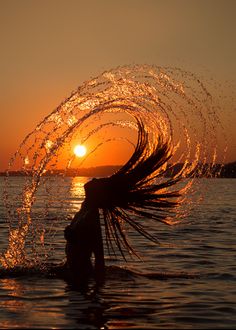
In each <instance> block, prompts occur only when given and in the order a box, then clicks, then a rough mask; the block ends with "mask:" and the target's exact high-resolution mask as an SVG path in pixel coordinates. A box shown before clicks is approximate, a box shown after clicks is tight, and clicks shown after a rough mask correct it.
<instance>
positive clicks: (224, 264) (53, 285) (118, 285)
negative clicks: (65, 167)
mask: <svg viewBox="0 0 236 330" xmlns="http://www.w3.org/2000/svg"><path fill="white" fill-rule="evenodd" d="M0 180H1V181H0V184H1V187H2V186H3V178H0ZM11 180H12V182H13V184H14V189H15V190H16V191H17V189H18V187H19V186H20V184H21V180H23V178H19V177H18V178H17V177H16V178H13V177H12V178H11ZM59 181H60V180H59ZM86 181H87V179H86V178H66V180H64V181H61V183H60V182H59V183H57V184H58V186H59V185H61V186H63V185H64V186H65V187H64V188H65V189H64V195H63V196H62V199H66V200H67V201H69V203H67V207H66V208H65V209H63V208H62V207H60V205H51V207H52V209H51V210H50V208H49V211H48V213H47V219H46V220H45V221H47V222H50V221H52V222H53V221H54V220H53V219H55V218H56V216H57V214H60V216H61V215H62V216H63V215H64V219H65V220H64V222H61V223H58V228H57V233H56V234H55V235H54V236H53V237H54V241H53V247H54V252H53V261H55V262H57V261H58V262H60V261H61V260H62V259H63V258H64V244H65V241H64V239H63V228H64V227H65V225H66V224H67V222H68V220H66V219H67V217H68V214H71V215H72V214H73V213H74V212H75V211H76V210H77V209H78V207H79V205H80V203H81V201H82V200H83V184H84V182H86ZM199 181H200V187H201V189H202V190H203V191H204V192H205V195H204V198H203V200H202V201H201V203H200V204H196V205H195V207H194V209H193V211H192V213H191V214H190V215H189V216H188V218H187V219H186V220H185V221H184V222H183V223H182V224H179V225H177V226H174V227H167V226H164V225H162V226H161V225H159V224H156V225H152V228H150V230H151V231H153V232H155V233H157V234H158V235H159V238H160V241H161V245H160V246H154V245H152V244H151V243H149V242H146V241H145V239H143V238H142V237H138V236H136V235H135V234H132V240H133V242H134V244H135V245H136V247H137V249H138V251H139V252H140V254H141V256H142V259H143V260H142V261H141V260H136V259H134V260H130V261H129V262H128V263H125V262H124V261H122V260H118V261H115V260H112V259H111V258H110V259H109V258H108V257H106V263H107V265H116V266H117V267H116V268H114V269H112V270H111V271H110V274H109V275H108V277H107V280H106V282H105V284H104V285H103V286H102V287H100V288H98V289H97V288H95V286H94V283H93V282H92V281H91V283H90V284H89V288H88V290H87V291H86V292H79V291H75V290H72V289H71V288H70V287H69V286H68V284H67V283H66V282H65V281H63V280H61V279H52V278H45V277H44V276H42V275H41V274H37V273H36V274H32V275H30V274H27V273H26V274H23V275H22V276H20V277H14V276H13V277H12V276H9V277H7V276H6V277H4V278H0V328H4V329H9V328H11V329H12V328H31V329H32V328H44V329H45V328H54V329H68V328H71V329H127V328H132V329H152V328H153V329H163V328H167V329H219V328H221V329H222V328H224V329H235V327H236V180H235V179H200V180H199ZM62 188H63V187H62ZM45 191H46V190H45ZM60 191H62V190H60ZM38 200H39V201H40V202H39V204H38V206H37V207H38V210H40V203H41V204H42V203H47V201H46V196H45V195H44V193H43V191H41V193H40V196H39V197H38ZM0 216H1V217H0V252H1V253H2V252H3V251H4V249H5V248H6V245H7V238H8V237H7V234H6V233H7V228H8V226H7V224H6V223H5V218H6V216H5V210H4V207H3V204H2V198H1V205H0ZM61 218H63V217H61ZM50 219H51V220H50ZM144 220H145V219H144ZM66 221H67V222H66ZM53 226H54V227H55V226H56V222H55V223H54V225H53ZM123 267H125V268H128V269H129V270H132V271H134V272H129V271H124V270H122V269H123ZM135 271H137V272H143V273H151V274H154V275H155V274H162V273H165V274H166V276H163V277H161V276H153V278H152V277H145V276H141V275H138V274H136V273H135ZM186 274H190V275H192V276H185V275H186ZM195 275H196V276H195Z"/></svg>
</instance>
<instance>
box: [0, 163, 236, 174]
mask: <svg viewBox="0 0 236 330" xmlns="http://www.w3.org/2000/svg"><path fill="white" fill-rule="evenodd" d="M181 166H182V164H176V165H175V166H174V167H173V168H171V169H170V170H168V169H167V171H166V176H168V177H171V176H173V175H174V174H175V173H177V172H178V170H179V169H180V167H181ZM208 166H209V165H207V164H206V165H205V166H204V170H203V174H201V175H199V177H211V175H212V176H213V177H216V178H236V162H233V163H228V164H225V165H221V164H215V165H214V166H213V168H212V171H211V175H206V174H205V175H204V172H205V173H207V169H208ZM121 167H122V165H106V166H97V167H88V168H80V169H67V170H60V169H58V170H53V171H52V170H51V171H47V172H45V173H44V174H43V176H66V177H75V176H84V177H105V176H109V175H112V174H113V173H115V172H116V171H118V170H119V169H120V168H121ZM219 173H220V174H219ZM31 175H32V172H30V171H8V172H0V176H31ZM190 176H191V175H190Z"/></svg>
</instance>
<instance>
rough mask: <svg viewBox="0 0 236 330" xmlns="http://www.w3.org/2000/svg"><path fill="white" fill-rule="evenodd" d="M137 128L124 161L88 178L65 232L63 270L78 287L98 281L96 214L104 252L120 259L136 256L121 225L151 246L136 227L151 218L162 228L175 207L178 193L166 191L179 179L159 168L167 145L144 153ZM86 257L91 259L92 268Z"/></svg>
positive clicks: (101, 265) (168, 154) (142, 132)
mask: <svg viewBox="0 0 236 330" xmlns="http://www.w3.org/2000/svg"><path fill="white" fill-rule="evenodd" d="M137 123H138V128H139V134H138V142H137V146H136V149H135V151H134V153H133V155H132V157H131V158H130V160H129V161H128V162H127V163H126V164H125V165H124V166H123V167H122V168H121V169H120V170H118V171H117V172H116V173H115V174H114V175H112V176H111V177H108V178H101V179H93V180H91V181H90V182H88V183H86V184H85V201H84V203H83V204H82V207H81V210H80V211H79V212H78V213H77V214H76V215H75V217H74V219H73V220H72V222H71V224H70V225H69V226H67V227H66V229H65V238H66V240H67V244H66V257H67V261H66V267H67V269H68V272H69V274H70V278H71V279H73V280H79V281H82V282H83V281H86V280H87V279H88V278H89V277H90V276H91V275H93V276H94V277H95V279H96V280H97V281H101V280H103V278H104V268H105V266H104V265H105V263H104V252H103V239H102V233H101V225H100V219H99V209H100V210H101V211H102V213H103V221H104V231H105V240H106V244H107V248H108V253H110V254H111V253H112V254H116V251H117V248H118V251H119V252H120V253H121V255H122V256H123V258H124V259H125V251H128V252H129V253H134V254H136V252H135V251H134V250H133V248H132V246H131V245H130V244H129V242H128V239H127V237H126V234H125V231H124V224H128V225H130V226H131V227H132V228H133V229H135V230H136V231H137V232H138V233H140V234H141V235H143V236H145V237H146V238H147V239H149V240H152V241H153V242H157V239H156V238H155V237H154V236H153V235H151V234H150V233H148V232H147V231H146V229H145V228H144V226H143V224H142V222H143V221H144V219H152V220H156V221H160V222H163V223H168V221H167V217H168V216H169V215H170V213H171V210H172V209H173V207H176V206H177V205H178V201H177V200H176V198H177V197H179V196H180V193H179V192H178V191H169V188H170V187H171V186H172V185H174V184H175V183H176V182H178V181H179V180H180V178H179V177H178V178H168V179H167V178H165V176H164V175H163V174H164V172H165V168H166V166H165V165H166V163H167V161H168V160H169V159H170V157H171V148H170V145H169V143H167V142H166V143H164V142H163V141H162V140H160V139H159V140H158V141H156V145H155V146H154V147H153V149H152V150H151V151H150V150H149V141H148V133H147V132H146V131H145V129H144V126H143V124H142V123H141V122H140V121H138V120H137ZM157 179H159V183H157ZM173 198H174V200H173ZM131 215H132V216H131ZM92 254H94V257H95V263H94V266H93V265H92V261H91V257H92Z"/></svg>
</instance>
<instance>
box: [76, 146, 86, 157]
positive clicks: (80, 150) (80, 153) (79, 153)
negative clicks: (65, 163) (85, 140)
mask: <svg viewBox="0 0 236 330" xmlns="http://www.w3.org/2000/svg"><path fill="white" fill-rule="evenodd" d="M73 151H74V154H75V156H76V157H84V156H85V155H86V153H87V149H86V147H85V146H82V145H80V144H77V145H76V146H75V147H74V150H73Z"/></svg>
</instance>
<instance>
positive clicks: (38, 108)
mask: <svg viewBox="0 0 236 330" xmlns="http://www.w3.org/2000/svg"><path fill="white" fill-rule="evenodd" d="M0 8H1V10H0V38H1V61H0V67H1V70H0V72H1V75H0V85H1V88H0V93H1V97H0V115H1V130H0V151H1V154H0V170H1V171H2V170H4V169H5V168H6V166H7V163H8V160H9V158H10V156H11V155H12V154H13V153H14V152H15V151H16V149H17V147H18V145H19V144H20V142H21V141H22V140H23V138H24V137H25V135H26V134H28V133H29V132H30V131H32V130H33V129H34V127H35V126H36V125H37V123H38V122H39V121H41V120H42V119H43V118H44V117H45V116H46V115H48V114H49V113H50V112H51V111H52V110H54V109H55V107H56V106H57V105H59V104H60V102H61V101H62V100H63V99H64V98H65V97H67V96H68V95H70V93H71V91H72V90H74V89H76V88H77V86H78V85H80V84H81V83H82V82H83V81H84V80H88V79H90V78H92V77H93V76H96V75H98V74H100V73H102V72H103V71H104V70H109V69H111V68H113V67H116V66H118V65H124V64H136V63H138V64H145V63H146V64H156V65H170V66H178V67H182V68H184V69H187V70H191V71H194V72H196V73H200V74H202V73H204V74H205V75H208V74H209V75H211V76H213V77H214V79H215V80H216V81H217V82H219V84H221V85H222V90H223V94H224V95H223V99H222V100H223V101H222V105H223V107H222V111H221V113H220V118H221V120H222V125H223V126H224V129H225V132H226V134H227V138H228V146H229V147H228V152H227V157H226V161H234V160H236V130H235V122H236V114H235V113H236V111H235V103H234V96H232V95H233V94H234V91H235V76H236V61H235V58H236V44H235V32H236V20H235V12H236V1H234V0H220V1H219V0H205V1H201V0H200V1H199V0H192V1H188V0H175V1H171V0H120V1H109V0H99V1H89V0H88V1H80V0H49V1H48V0H41V1H36V0H21V1H18V0H9V1H1V4H0ZM111 152H114V149H111ZM129 153H130V149H129V148H128V147H125V148H124V149H122V148H120V149H119V152H117V157H116V160H114V161H115V162H117V163H120V162H123V161H124V160H125V159H126V158H127V157H128V156H129ZM119 155H120V156H119ZM106 162H107V161H106ZM99 165H101V164H99Z"/></svg>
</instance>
